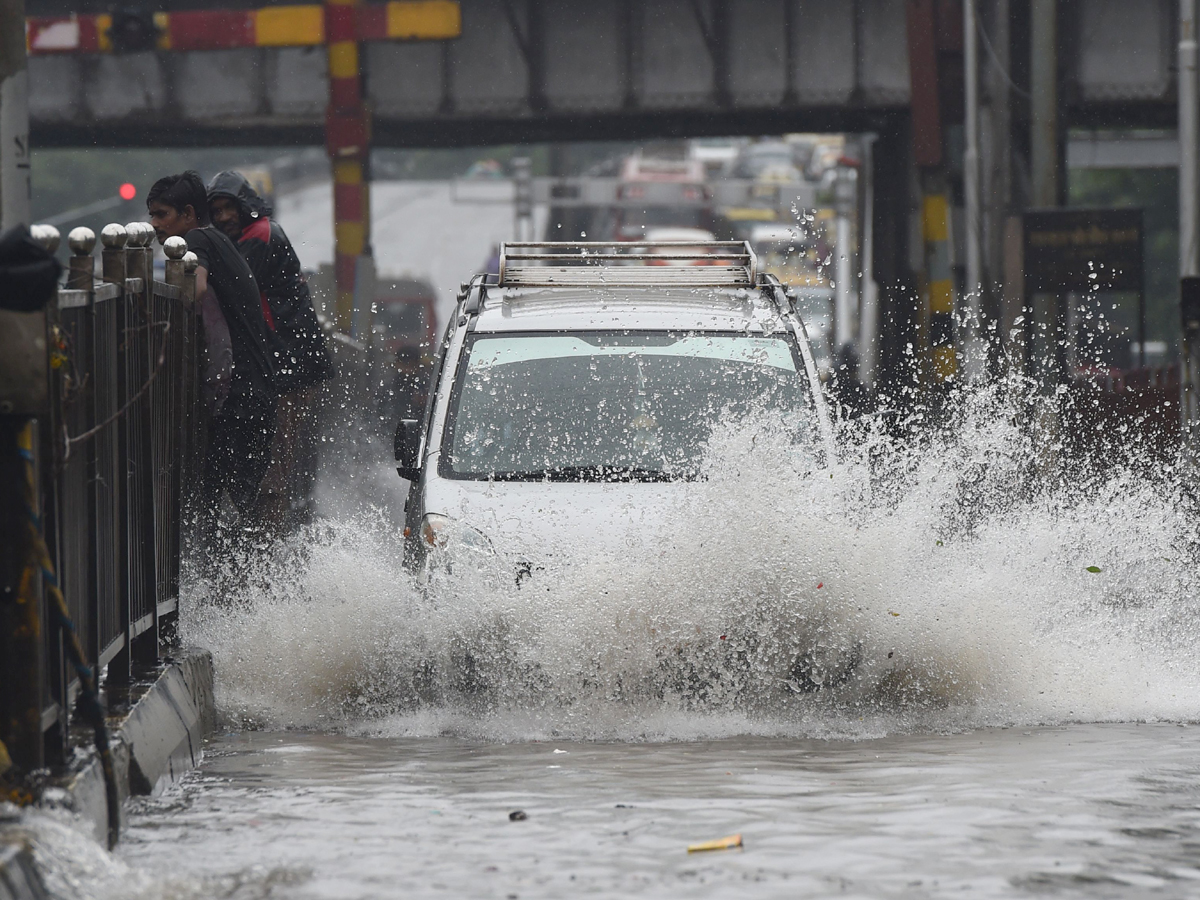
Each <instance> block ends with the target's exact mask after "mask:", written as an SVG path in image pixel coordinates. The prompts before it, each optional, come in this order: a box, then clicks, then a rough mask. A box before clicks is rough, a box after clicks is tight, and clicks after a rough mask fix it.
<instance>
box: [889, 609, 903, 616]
mask: <svg viewBox="0 0 1200 900" xmlns="http://www.w3.org/2000/svg"><path fill="white" fill-rule="evenodd" d="M888 615H889V616H896V617H899V615H900V613H898V612H892V611H891V610H890V609H889V610H888Z"/></svg>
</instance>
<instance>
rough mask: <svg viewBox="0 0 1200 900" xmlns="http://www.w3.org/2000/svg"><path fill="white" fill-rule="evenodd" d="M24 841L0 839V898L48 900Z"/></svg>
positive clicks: (44, 887)
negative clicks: (11, 841) (15, 841)
mask: <svg viewBox="0 0 1200 900" xmlns="http://www.w3.org/2000/svg"><path fill="white" fill-rule="evenodd" d="M49 897H50V895H49V894H47V893H46V886H45V885H44V884H42V876H41V875H39V874H38V870H37V868H36V867H35V866H34V864H33V853H32V852H31V851H30V849H29V847H28V845H26V844H25V843H24V842H18V843H8V842H5V841H0V900H49Z"/></svg>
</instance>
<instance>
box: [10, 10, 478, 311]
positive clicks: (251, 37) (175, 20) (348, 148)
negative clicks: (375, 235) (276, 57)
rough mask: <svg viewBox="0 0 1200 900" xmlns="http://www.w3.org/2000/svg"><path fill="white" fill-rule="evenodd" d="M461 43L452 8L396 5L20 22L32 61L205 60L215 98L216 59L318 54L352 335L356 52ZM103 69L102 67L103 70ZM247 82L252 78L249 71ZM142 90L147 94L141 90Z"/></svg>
mask: <svg viewBox="0 0 1200 900" xmlns="http://www.w3.org/2000/svg"><path fill="white" fill-rule="evenodd" d="M461 33H462V14H461V10H460V8H459V4H458V3H457V2H456V0H396V2H390V3H385V4H360V3H359V2H358V0H326V2H325V3H324V5H319V4H305V5H297V6H271V7H265V8H263V9H248V10H239V9H208V10H190V11H184V12H149V11H138V10H117V11H115V12H113V13H101V14H96V15H71V16H65V17H64V16H36V17H33V18H31V19H29V20H28V24H27V27H26V45H27V48H28V51H29V53H30V54H33V55H39V56H46V57H53V56H55V55H63V54H115V55H119V56H120V58H121V60H122V62H124V61H126V60H131V59H132V60H136V59H139V58H141V59H142V61H143V62H144V61H145V55H146V54H148V53H154V54H155V58H156V59H161V58H162V56H163V55H164V54H166V55H170V56H175V55H176V54H186V55H185V56H183V57H182V59H183V60H185V62H184V66H185V67H186V66H187V64H188V62H190V61H194V60H200V61H202V60H203V59H204V58H205V57H207V58H208V60H209V62H210V63H211V64H212V65H211V67H210V69H209V70H208V71H206V72H204V73H202V78H201V79H200V80H199V81H198V83H199V84H213V85H216V87H217V89H218V90H220V89H221V87H222V82H223V81H224V80H225V78H226V75H225V72H224V69H223V67H222V66H221V60H220V59H219V58H217V57H216V55H215V54H218V53H225V54H227V53H229V52H237V51H239V50H245V49H249V48H273V49H276V50H279V49H281V48H313V47H318V46H324V47H325V48H326V57H327V58H326V67H325V68H326V73H327V78H326V81H327V85H328V87H327V92H326V93H327V105H326V109H325V117H324V138H325V141H324V143H325V150H326V153H327V154H328V156H329V161H330V165H331V167H332V170H333V173H332V174H333V218H334V241H335V245H336V246H335V251H334V270H335V278H336V285H337V298H336V305H335V309H336V323H337V327H338V329H339V330H341V331H343V332H345V333H350V334H357V333H358V332H361V331H364V330H365V329H366V328H367V327H369V322H368V319H369V315H368V316H367V317H366V318H364V315H363V313H364V311H369V309H370V306H371V303H372V300H373V283H374V264H373V261H372V260H371V233H370V223H371V215H370V209H371V205H370V190H369V165H370V151H371V113H370V108H369V106H368V104H367V103H366V101H365V98H364V96H363V89H362V81H363V72H362V64H361V51H360V43H365V42H371V41H405V40H433V41H445V40H449V39H452V38H456V37H458V36H459V34H461ZM101 68H103V66H101ZM251 77H254V78H259V77H260V73H258V72H257V71H255V72H254V73H253V75H252V76H251ZM146 87H149V86H146Z"/></svg>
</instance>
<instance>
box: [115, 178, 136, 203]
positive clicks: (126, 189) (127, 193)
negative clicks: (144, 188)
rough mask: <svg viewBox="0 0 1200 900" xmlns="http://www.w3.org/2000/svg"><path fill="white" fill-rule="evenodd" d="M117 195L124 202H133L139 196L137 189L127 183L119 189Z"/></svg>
mask: <svg viewBox="0 0 1200 900" xmlns="http://www.w3.org/2000/svg"><path fill="white" fill-rule="evenodd" d="M117 193H118V194H120V195H121V199H122V200H132V199H133V198H134V197H136V196H137V188H136V187H134V186H133V185H132V184H130V183H129V182H128V181H127V182H125V183H124V184H123V185H121V186H120V187H119V188H117Z"/></svg>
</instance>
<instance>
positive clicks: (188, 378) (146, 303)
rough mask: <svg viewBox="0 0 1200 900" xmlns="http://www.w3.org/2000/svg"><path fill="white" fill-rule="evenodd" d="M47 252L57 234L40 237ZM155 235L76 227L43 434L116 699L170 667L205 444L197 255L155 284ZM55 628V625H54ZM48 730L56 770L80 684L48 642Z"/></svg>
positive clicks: (85, 613)
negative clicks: (145, 675)
mask: <svg viewBox="0 0 1200 900" xmlns="http://www.w3.org/2000/svg"><path fill="white" fill-rule="evenodd" d="M33 234H34V237H35V238H37V239H39V240H40V241H41V242H42V243H43V245H44V246H46V247H47V249H50V250H52V251H53V250H54V249H55V248H56V247H57V244H58V240H59V238H58V232H57V231H55V230H54V229H53V228H50V227H48V226H41V227H35V229H33ZM153 237H154V232H153V230H152V229H151V228H150V226H149V225H146V224H145V223H133V224H130V225H128V226H124V227H122V226H120V225H115V224H113V225H108V226H106V227H105V228H104V229H103V231H102V232H101V243H102V245H103V248H102V251H101V265H100V273H101V274H100V277H99V278H96V277H95V274H94V273H95V258H94V256H93V251H94V249H95V244H96V237H95V235H94V233H93V232H92V231H91V230H90V229H87V228H76V229H74V230H73V231H72V232H71V234H70V236H69V238H68V243H69V245H70V248H71V253H72V255H71V259H70V266H69V271H68V275H67V281H66V285H65V286H64V287H62V288H61V289H60V290H59V291H58V297H57V303H56V304H54V308H53V309H52V311H51V325H50V329H49V337H50V341H51V372H52V377H51V381H52V397H53V403H52V413H51V415H50V417H49V419H48V421H47V422H46V426H45V427H44V428H42V429H41V436H40V440H41V444H40V448H39V454H38V455H39V457H40V469H41V473H40V481H41V484H40V488H41V496H42V516H43V521H44V523H45V532H46V539H47V543H48V545H49V547H50V551H51V554H52V556H53V560H54V564H55V567H56V569H57V572H58V580H59V584H60V585H61V587H62V590H63V594H64V596H65V598H66V602H67V606H68V609H69V610H70V613H71V617H72V619H73V620H74V623H75V627H76V629H77V631H78V633H79V636H80V638H81V642H82V644H83V647H84V648H85V650H86V652H87V655H88V657H89V659H90V660H91V661H92V664H93V665H94V666H95V667H96V669H97V671H99V670H101V669H106V684H107V686H108V688H109V690H110V694H111V692H112V691H113V690H114V689H117V688H118V686H120V685H123V684H127V683H128V682H129V681H130V679H131V678H132V677H134V675H135V671H136V669H137V668H138V667H140V666H147V665H153V664H155V663H157V661H158V659H159V648H160V646H161V644H162V643H164V642H168V643H169V642H170V641H171V640H172V639H173V634H174V627H175V619H176V616H177V615H178V597H179V583H180V559H181V555H182V549H183V548H182V544H183V539H182V538H183V534H184V530H183V520H184V518H185V514H186V507H187V501H188V498H189V497H190V496H191V493H192V490H191V489H192V485H193V484H194V483H195V481H196V480H197V478H198V477H199V467H200V460H201V455H202V453H203V446H202V443H203V440H204V435H205V434H206V432H207V427H206V422H205V420H204V416H205V412H204V408H203V404H202V403H201V400H200V391H199V378H198V372H199V361H200V352H199V342H198V341H199V334H198V331H197V324H196V323H197V317H196V315H195V313H194V309H193V307H194V302H195V275H194V269H195V256H194V255H193V254H190V253H187V247H186V244H184V243H183V241H182V240H171V241H168V245H167V246H166V247H165V248H164V249H165V251H166V254H167V256H168V259H167V261H166V268H165V279H166V280H165V282H164V281H156V280H155V279H154V261H153V250H152V248H151V246H150V245H151V242H152V240H153ZM43 621H46V619H45V618H44V619H43ZM44 660H45V662H44V665H43V667H42V668H43V676H44V677H43V688H42V696H43V698H44V702H43V709H42V729H43V732H44V734H45V738H46V741H45V746H46V749H47V756H48V757H49V759H48V761H52V760H53V756H54V755H55V754H56V748H59V747H61V748H63V749H64V750H65V746H66V744H65V740H66V733H67V728H68V725H69V724H70V721H69V712H68V711H69V710H70V709H71V708H72V705H73V699H74V693H75V691H76V690H77V689H78V688H77V683H76V682H75V680H74V679H73V678H72V676H71V670H70V668H69V667H68V666H67V662H66V659H65V656H64V653H63V646H62V640H61V637H60V635H59V633H58V630H57V629H55V628H47V629H46V630H45V647H44Z"/></svg>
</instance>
